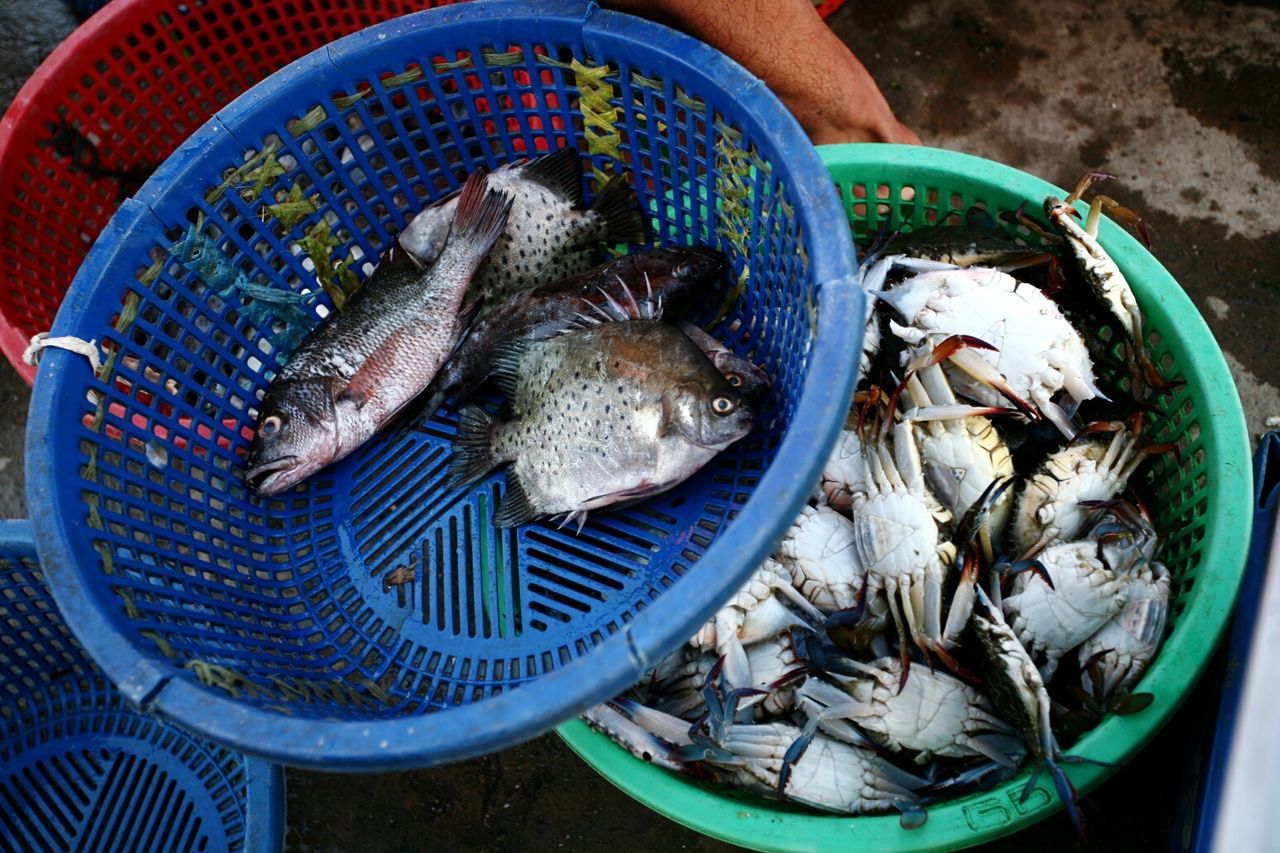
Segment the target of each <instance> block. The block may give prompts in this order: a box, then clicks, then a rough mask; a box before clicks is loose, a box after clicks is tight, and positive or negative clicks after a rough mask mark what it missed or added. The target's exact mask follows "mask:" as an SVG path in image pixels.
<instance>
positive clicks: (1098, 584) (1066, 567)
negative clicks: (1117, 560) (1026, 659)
mask: <svg viewBox="0 0 1280 853" xmlns="http://www.w3.org/2000/svg"><path fill="white" fill-rule="evenodd" d="M1039 559H1040V562H1041V564H1042V565H1043V566H1044V568H1045V571H1046V572H1047V573H1048V575H1049V577H1050V578H1052V579H1053V586H1052V587H1050V586H1049V584H1047V583H1045V581H1044V580H1043V579H1042V578H1040V577H1039V576H1037V575H1034V574H1032V573H1030V572H1025V573H1023V574H1022V575H1020V576H1019V577H1018V578H1017V579H1016V580H1015V581H1014V587H1013V593H1012V594H1011V595H1008V596H1006V597H1005V599H1004V603H1003V607H1004V615H1005V619H1006V620H1008V623H1009V627H1010V628H1012V629H1013V632H1014V634H1016V635H1017V637H1018V640H1019V641H1020V642H1021V643H1022V645H1023V647H1024V648H1026V650H1027V652H1028V653H1030V654H1031V656H1032V657H1033V658H1036V659H1038V660H1039V661H1040V664H1039V668H1040V676H1041V678H1043V679H1044V681H1045V682H1048V681H1049V680H1050V679H1051V678H1052V677H1053V673H1054V672H1055V671H1056V670H1057V667H1058V661H1059V659H1060V658H1061V657H1062V656H1063V655H1064V654H1066V653H1067V652H1069V651H1071V650H1072V649H1074V648H1075V647H1076V646H1078V645H1079V644H1080V643H1082V642H1084V641H1085V640H1086V639H1087V638H1088V637H1089V636H1090V635H1092V634H1093V633H1094V632H1096V631H1097V630H1098V629H1099V628H1101V627H1102V626H1103V625H1105V624H1106V623H1107V622H1108V621H1109V620H1111V619H1112V618H1114V617H1115V616H1116V614H1118V613H1119V612H1120V611H1121V610H1123V609H1124V606H1125V604H1126V603H1127V602H1128V600H1129V595H1130V584H1129V578H1128V577H1127V576H1126V575H1125V574H1123V573H1120V572H1117V571H1113V570H1112V568H1111V567H1110V566H1109V564H1108V563H1107V562H1106V561H1105V560H1104V559H1102V558H1101V557H1099V547H1098V543H1097V542H1095V541H1094V540H1092V539H1085V540H1081V541H1079V542H1060V543H1058V544H1057V545H1052V546H1050V547H1049V548H1046V549H1045V550H1044V551H1043V552H1041V554H1040V557H1039Z"/></svg>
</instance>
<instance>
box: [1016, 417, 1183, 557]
mask: <svg viewBox="0 0 1280 853" xmlns="http://www.w3.org/2000/svg"><path fill="white" fill-rule="evenodd" d="M1140 429H1141V419H1134V420H1133V421H1131V422H1130V423H1123V422H1120V421H1105V422H1098V423H1094V424H1090V425H1089V426H1088V427H1086V428H1085V430H1084V431H1083V432H1084V433H1100V432H1101V433H1105V432H1111V433H1113V435H1112V437H1111V440H1110V441H1100V440H1096V439H1084V440H1080V441H1075V442H1072V443H1071V444H1068V445H1067V446H1066V447H1064V448H1062V449H1061V450H1058V451H1056V452H1054V453H1052V454H1050V455H1049V457H1048V458H1047V459H1046V460H1045V461H1044V464H1043V465H1041V467H1040V470H1039V471H1037V472H1036V473H1035V474H1033V475H1032V476H1031V478H1030V479H1029V480H1027V483H1026V485H1025V486H1024V487H1023V490H1022V494H1021V495H1020V496H1019V498H1018V503H1017V506H1016V507H1015V509H1014V514H1013V544H1014V547H1015V549H1017V551H1018V552H1019V553H1020V554H1021V558H1022V559H1028V558H1030V557H1033V556H1035V555H1036V554H1037V553H1039V552H1040V551H1041V550H1043V549H1044V548H1046V547H1048V546H1049V545H1050V544H1052V543H1053V542H1057V541H1071V540H1074V539H1078V538H1080V536H1081V535H1082V534H1083V533H1084V528H1085V526H1086V525H1087V524H1088V522H1089V507H1090V505H1091V504H1093V503H1095V502H1098V501H1109V500H1111V499H1112V498H1115V497H1116V496H1117V495H1119V494H1120V493H1121V492H1122V491H1123V490H1124V488H1125V486H1126V485H1127V484H1128V482H1129V478H1130V477H1132V476H1133V474H1134V472H1135V471H1137V470H1138V467H1139V466H1141V465H1142V463H1143V461H1144V460H1145V459H1146V458H1147V457H1148V456H1152V455H1155V454H1158V453H1165V452H1169V451H1174V450H1175V446H1174V445H1172V444H1158V445H1149V446H1146V447H1140V446H1139V442H1138V434H1139V430H1140Z"/></svg>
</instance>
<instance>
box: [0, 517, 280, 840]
mask: <svg viewBox="0 0 1280 853" xmlns="http://www.w3.org/2000/svg"><path fill="white" fill-rule="evenodd" d="M0 628H2V629H3V630H0V848H2V849H5V850H130V851H135V850H136V851H144V850H145V851H157V853H159V851H169V850H193V851H195V850H201V851H209V853H213V851H219V850H248V851H271V850H278V849H279V848H280V845H281V843H282V841H283V837H284V779H283V774H282V773H281V771H280V769H279V768H278V767H272V766H271V765H268V764H266V763H265V762H261V761H256V760H252V759H246V758H245V757H244V756H243V755H239V754H237V753H235V752H231V751H229V750H226V749H223V748H221V747H218V746H214V745H213V744H210V743H207V742H205V741H201V740H197V739H195V738H193V737H191V736H190V735H188V734H186V733H185V732H183V731H181V730H179V729H176V728H174V727H173V726H170V725H166V724H164V723H162V722H160V721H159V720H156V719H154V718H152V717H149V716H147V715H146V714H142V713H140V712H139V711H138V710H137V709H136V708H134V707H133V706H132V705H130V704H129V703H128V702H126V701H125V699H124V697H123V696H121V695H120V693H119V692H117V691H116V690H115V689H114V688H113V687H112V686H111V685H110V683H109V682H108V681H107V679H106V678H105V677H104V676H103V674H102V672H101V670H99V669H98V667H97V666H95V665H94V663H93V661H92V660H90V658H89V656H88V655H87V654H85V652H84V649H83V648H81V646H80V644H79V643H77V642H76V640H75V638H74V637H72V636H71V632H70V631H69V630H67V627H66V625H65V624H63V621H62V619H61V618H60V617H59V615H58V611H57V609H56V608H55V607H54V602H53V598H52V597H51V596H50V595H49V590H48V589H47V588H46V586H45V582H44V578H43V576H42V573H41V571H40V567H39V565H38V564H37V562H36V552H35V545H34V543H33V541H32V538H31V527H30V525H29V524H27V522H25V521H23V522H18V521H3V522H0Z"/></svg>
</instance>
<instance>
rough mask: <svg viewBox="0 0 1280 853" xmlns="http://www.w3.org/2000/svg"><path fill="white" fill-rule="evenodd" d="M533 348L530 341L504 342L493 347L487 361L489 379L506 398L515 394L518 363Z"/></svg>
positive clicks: (518, 371)
mask: <svg viewBox="0 0 1280 853" xmlns="http://www.w3.org/2000/svg"><path fill="white" fill-rule="evenodd" d="M531 346H533V342H532V341H523V340H518V339H517V340H511V341H504V342H503V343H501V344H498V346H496V347H494V350H493V355H492V356H491V357H490V361H489V378H490V379H492V380H493V381H494V383H495V384H496V385H497V386H498V390H499V391H501V392H502V393H503V394H506V395H507V396H508V397H514V396H515V394H516V385H517V383H518V381H519V377H520V362H521V360H522V359H523V358H524V355H525V353H526V352H527V351H528V350H529V348H530V347H531Z"/></svg>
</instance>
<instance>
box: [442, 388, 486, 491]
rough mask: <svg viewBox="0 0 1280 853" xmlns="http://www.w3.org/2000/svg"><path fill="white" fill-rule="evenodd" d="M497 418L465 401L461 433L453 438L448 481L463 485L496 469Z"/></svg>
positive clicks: (453, 486)
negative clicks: (495, 437) (494, 447)
mask: <svg viewBox="0 0 1280 853" xmlns="http://www.w3.org/2000/svg"><path fill="white" fill-rule="evenodd" d="M496 425H497V421H496V420H494V418H493V416H492V415H490V414H489V413H488V412H486V411H485V410H484V409H482V408H480V407H479V406H475V405H470V404H468V405H465V406H463V407H462V409H461V410H459V412H458V434H457V436H456V437H455V438H454V440H453V461H452V462H450V463H449V483H450V486H451V487H452V488H455V489H460V488H462V487H463V486H469V485H471V484H472V483H474V482H475V481H476V480H479V479H480V478H481V477H483V476H484V475H485V474H488V473H489V472H490V471H491V470H493V466H494V465H495V464H496V463H495V460H494V458H493V428H494V426H496Z"/></svg>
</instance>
